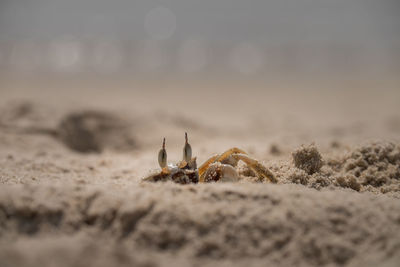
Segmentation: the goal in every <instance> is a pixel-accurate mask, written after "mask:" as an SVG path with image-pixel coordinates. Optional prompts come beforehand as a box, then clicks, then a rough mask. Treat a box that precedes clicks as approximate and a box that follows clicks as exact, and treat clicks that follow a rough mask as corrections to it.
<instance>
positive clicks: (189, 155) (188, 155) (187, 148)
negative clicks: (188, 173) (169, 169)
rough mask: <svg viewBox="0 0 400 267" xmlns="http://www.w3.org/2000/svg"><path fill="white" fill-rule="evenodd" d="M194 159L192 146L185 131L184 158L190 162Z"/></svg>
mask: <svg viewBox="0 0 400 267" xmlns="http://www.w3.org/2000/svg"><path fill="white" fill-rule="evenodd" d="M191 159H192V147H191V146H190V144H189V143H188V136H187V133H185V146H184V147H183V160H184V161H186V162H189V161H190V160H191Z"/></svg>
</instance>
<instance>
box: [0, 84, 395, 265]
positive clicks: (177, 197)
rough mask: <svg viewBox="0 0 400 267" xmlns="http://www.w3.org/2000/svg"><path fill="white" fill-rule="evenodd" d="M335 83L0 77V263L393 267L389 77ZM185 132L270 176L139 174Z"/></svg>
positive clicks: (200, 155) (201, 146) (173, 148)
mask: <svg viewBox="0 0 400 267" xmlns="http://www.w3.org/2000/svg"><path fill="white" fill-rule="evenodd" d="M321 84H323V83H321ZM347 84H348V87H349V88H350V87H351V90H348V88H342V89H338V90H331V89H330V88H324V86H315V85H314V87H308V86H306V85H305V84H304V83H303V84H302V87H301V88H297V89H296V90H293V89H290V88H291V87H290V86H286V87H285V86H282V85H281V86H280V87H278V86H276V84H274V85H268V86H267V87H268V90H267V89H265V87H266V85H263V84H262V83H253V84H251V85H250V86H247V87H246V85H245V83H243V84H241V83H239V82H238V83H232V84H226V83H224V84H221V83H217V82H215V83H213V82H212V81H211V82H210V81H208V82H207V84H196V85H195V86H194V85H193V84H192V83H190V82H180V83H177V82H171V81H162V82H160V81H158V82H153V83H140V82H132V81H122V82H121V81H120V82H118V83H116V82H115V81H108V82H103V83H93V82H87V81H81V83H80V84H79V86H77V84H75V83H72V82H68V81H62V82H60V81H58V80H52V81H40V80H39V81H37V80H35V81H34V83H33V82H32V80H29V79H28V78H27V79H25V80H23V81H20V80H16V79H13V78H7V79H6V78H3V80H2V89H1V91H0V99H1V100H0V111H1V112H0V183H1V185H0V266H216V264H218V265H220V266H243V265H246V266H267V265H270V266H310V265H315V266H321V265H326V266H336V265H341V266H342V265H345V266H399V265H400V256H399V255H400V106H399V105H398V103H399V101H400V92H399V90H398V86H397V85H398V83H395V82H392V83H390V82H387V81H386V82H375V83H371V82H365V83H359V82H354V83H350V82H348V83H347ZM366 85H368V86H366ZM231 86H233V87H235V88H243V87H246V90H239V89H238V90H236V89H235V90H234V94H233V93H232V90H229V88H230V87H231ZM335 86H337V85H332V87H335ZM160 87H162V88H163V90H158V89H157V88H160ZM382 87H384V88H385V90H384V93H382V92H383V91H382V90H381V88H382ZM138 88H140V90H139V89H138ZM187 88H191V89H187ZM271 88H273V89H271ZM185 131H188V132H189V140H190V143H191V145H192V147H193V153H194V156H197V161H198V163H202V162H203V161H205V160H206V159H207V158H208V157H210V156H211V155H213V154H215V153H221V152H223V151H225V150H226V149H228V148H230V147H240V148H242V149H244V150H246V151H247V152H248V153H249V154H250V155H251V156H253V157H254V158H257V159H259V160H260V161H261V162H263V164H264V165H265V166H266V167H267V168H268V169H269V170H270V171H271V172H272V173H273V174H274V175H275V177H276V178H277V179H278V181H279V182H278V184H271V183H255V182H252V181H253V180H254V179H252V176H253V174H252V173H251V171H250V170H249V169H247V168H246V166H245V165H244V164H242V163H241V162H239V165H238V166H237V169H238V171H239V173H240V175H241V177H243V181H242V182H239V183H210V184H194V185H179V184H174V183H171V182H169V183H145V182H141V178H142V177H144V176H145V175H146V174H148V173H149V171H150V170H152V169H157V168H158V163H157V152H158V149H159V148H160V145H161V140H162V137H166V138H167V151H168V157H169V161H172V162H173V161H179V160H180V159H181V157H182V148H183V143H184V138H183V134H184V132H185Z"/></svg>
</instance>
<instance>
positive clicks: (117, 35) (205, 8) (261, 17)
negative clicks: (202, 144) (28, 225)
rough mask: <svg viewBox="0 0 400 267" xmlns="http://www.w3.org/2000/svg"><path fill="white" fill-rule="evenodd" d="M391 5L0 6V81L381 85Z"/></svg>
mask: <svg viewBox="0 0 400 267" xmlns="http://www.w3.org/2000/svg"><path fill="white" fill-rule="evenodd" d="M399 12H400V4H399V3H398V1H396V0H382V1H372V0H336V1H329V0H319V1H317V0H283V1H239V0H234V1H227V0H219V1H211V0H207V1H200V2H199V1H178V0H169V1H153V0H150V1H127V0H116V1H106V0H83V1H81V0H70V1H62V0H56V1H54V0H36V1H28V0H18V1H11V0H2V1H1V3H0V66H1V69H2V70H3V71H13V72H22V73H57V74H67V73H68V74H72V73H74V74H79V73H80V74H82V73H99V74H100V73H101V74H115V73H118V74H126V75H130V76H131V75H138V76H141V75H153V74H157V75H183V76H194V75H196V76H204V75H217V76H219V75H258V76H264V77H265V76H275V75H282V74H283V75H285V76H286V75H307V76H310V75H311V76H314V75H318V76H319V75H332V72H333V73H334V74H338V75H360V74H365V75H386V74H396V75H397V74H398V72H399V68H400V52H399V50H400V18H399Z"/></svg>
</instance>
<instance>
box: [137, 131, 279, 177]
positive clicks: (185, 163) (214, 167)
mask: <svg viewBox="0 0 400 267" xmlns="http://www.w3.org/2000/svg"><path fill="white" fill-rule="evenodd" d="M239 161H242V162H244V163H245V164H246V165H247V167H248V169H249V170H251V171H252V173H253V174H254V175H255V177H256V181H259V182H271V183H277V179H276V178H275V176H274V175H273V173H272V172H271V171H269V170H268V169H267V168H266V167H265V166H264V165H262V164H261V163H260V162H259V161H258V160H256V159H253V158H251V157H250V156H249V155H248V154H247V153H246V152H245V151H243V150H241V149H239V148H236V147H234V148H231V149H228V150H227V151H225V152H224V153H222V154H217V155H214V156H212V157H210V158H209V159H208V160H206V161H205V162H204V163H203V164H202V165H201V166H200V167H199V168H197V163H196V157H194V158H192V147H191V146H190V144H189V142H188V135H187V133H185V145H184V147H183V159H182V160H181V161H180V162H178V163H177V164H171V163H169V164H167V151H166V149H165V138H164V139H163V143H162V148H161V149H160V151H159V152H158V163H159V165H160V167H161V171H159V170H158V171H154V172H153V173H151V174H149V175H148V176H146V177H145V178H143V181H148V182H162V181H163V182H165V181H173V182H175V183H179V184H190V183H209V182H237V181H239V180H241V176H240V175H239V173H238V171H237V164H238V162H239Z"/></svg>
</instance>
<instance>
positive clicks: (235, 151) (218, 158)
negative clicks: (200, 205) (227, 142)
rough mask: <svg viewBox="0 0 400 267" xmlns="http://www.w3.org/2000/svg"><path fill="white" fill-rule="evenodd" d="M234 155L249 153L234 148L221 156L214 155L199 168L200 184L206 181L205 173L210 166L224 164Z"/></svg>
mask: <svg viewBox="0 0 400 267" xmlns="http://www.w3.org/2000/svg"><path fill="white" fill-rule="evenodd" d="M233 154H243V155H246V154H247V153H246V152H244V151H243V150H241V149H239V148H237V147H233V148H231V149H228V150H227V151H225V152H224V153H222V154H221V155H214V156H212V157H211V158H209V159H208V160H207V161H206V162H204V163H203V164H202V165H201V166H200V167H199V176H200V182H203V181H204V173H205V171H206V170H207V169H208V167H209V166H210V164H212V163H214V162H222V161H224V160H225V159H227V158H228V157H229V156H231V155H233Z"/></svg>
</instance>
